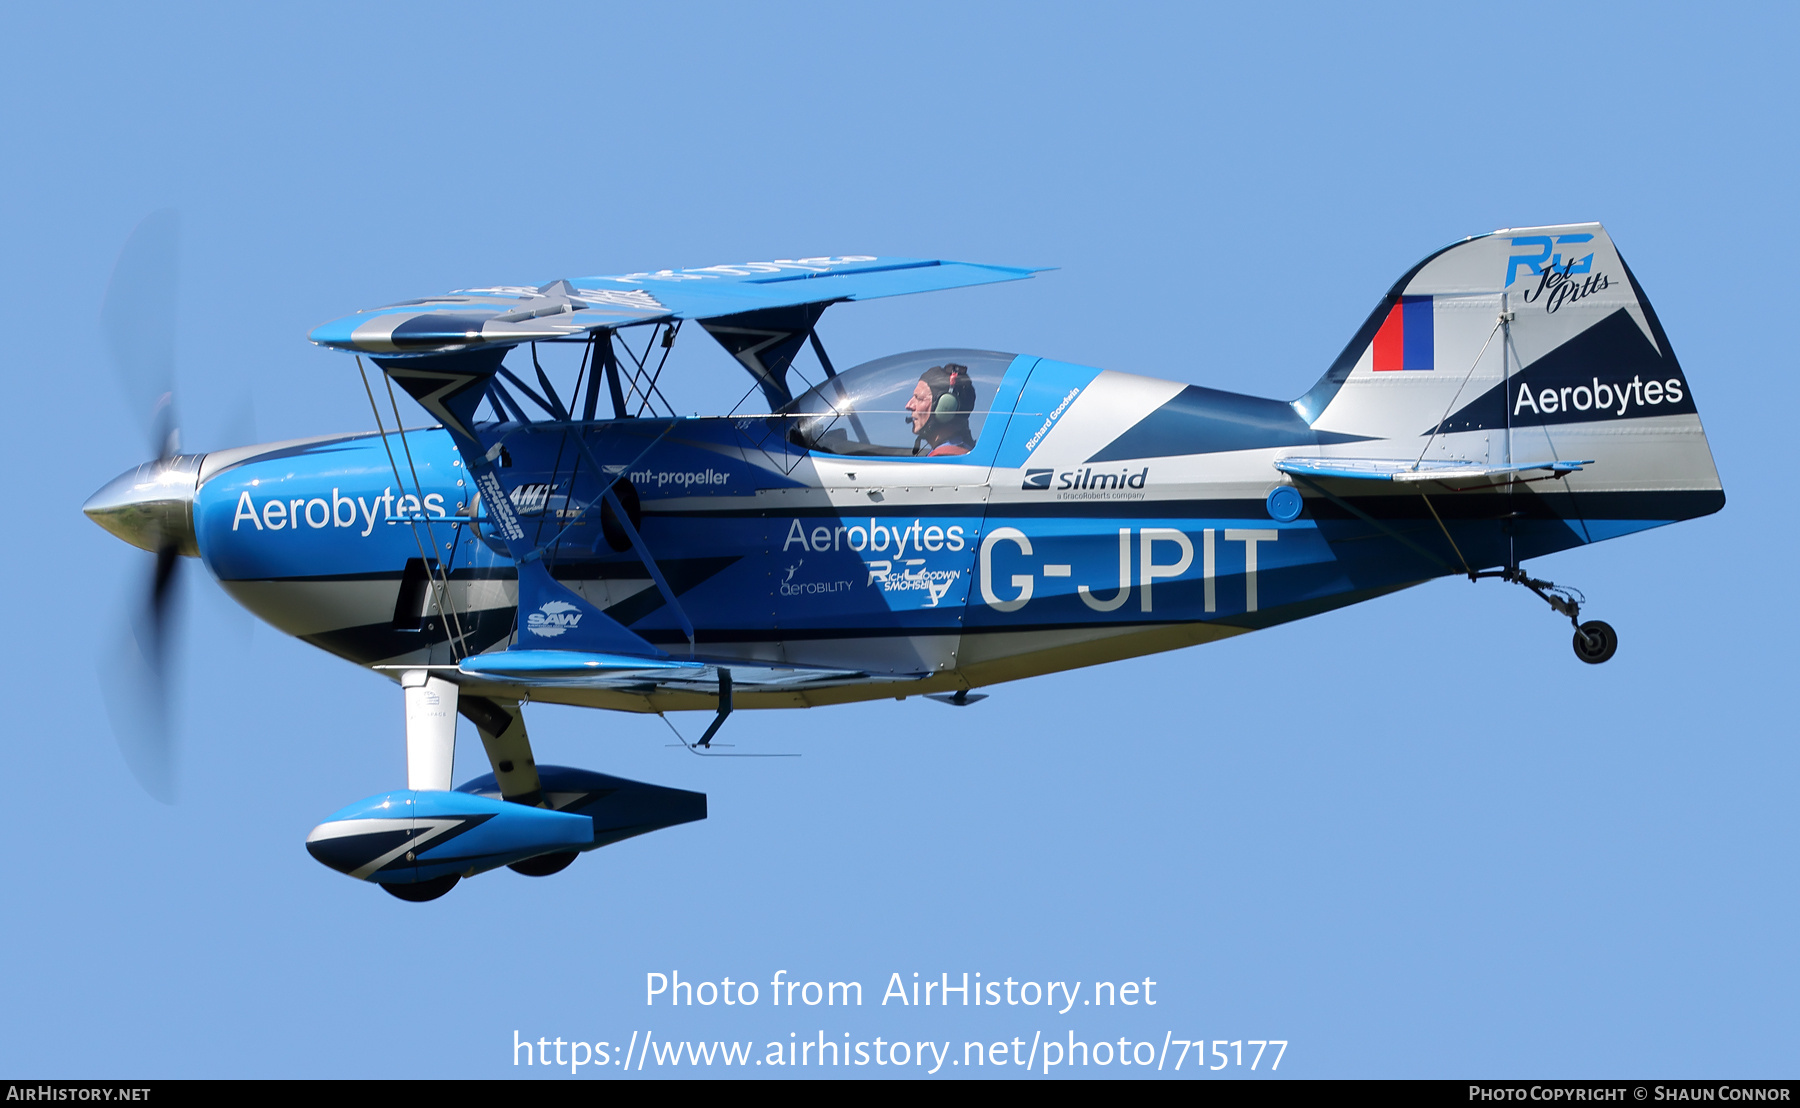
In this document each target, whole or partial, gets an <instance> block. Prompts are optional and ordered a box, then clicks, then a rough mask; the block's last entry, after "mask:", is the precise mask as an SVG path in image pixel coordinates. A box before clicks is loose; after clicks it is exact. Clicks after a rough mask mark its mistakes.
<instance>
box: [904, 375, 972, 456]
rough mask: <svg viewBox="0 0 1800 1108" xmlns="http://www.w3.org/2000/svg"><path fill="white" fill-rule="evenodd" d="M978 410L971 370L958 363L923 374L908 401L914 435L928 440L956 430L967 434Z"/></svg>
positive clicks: (907, 415)
mask: <svg viewBox="0 0 1800 1108" xmlns="http://www.w3.org/2000/svg"><path fill="white" fill-rule="evenodd" d="M974 410H975V382H974V381H971V380H970V379H969V367H968V366H962V365H957V364H956V363H954V362H946V363H945V364H943V365H934V366H932V367H931V368H930V369H928V370H926V371H925V372H924V373H922V374H920V375H919V383H918V384H917V385H915V386H913V394H912V399H910V400H908V401H907V402H906V418H907V421H908V422H909V423H911V424H912V430H913V434H915V435H918V436H919V437H920V438H925V439H941V438H943V437H944V436H945V435H946V434H949V433H951V432H953V431H964V432H965V433H966V430H967V428H968V425H969V414H970V413H971V412H973V411H974Z"/></svg>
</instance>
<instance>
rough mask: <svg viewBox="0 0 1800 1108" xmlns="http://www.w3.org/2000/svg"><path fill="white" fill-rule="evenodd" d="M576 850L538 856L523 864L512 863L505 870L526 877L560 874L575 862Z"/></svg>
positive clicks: (526, 860) (577, 852) (528, 859)
mask: <svg viewBox="0 0 1800 1108" xmlns="http://www.w3.org/2000/svg"><path fill="white" fill-rule="evenodd" d="M579 853H580V851H578V850H562V851H558V852H557V853H555V854H540V855H538V856H537V857H536V858H527V859H525V860H524V861H523V862H513V863H511V864H510V865H508V866H507V867H506V868H507V869H509V870H512V871H513V872H514V873H522V874H524V875H525V876H527V877H548V876H550V875H551V874H553V873H561V872H562V871H563V870H566V869H568V868H569V863H570V862H573V861H574V860H575V856H576V855H577V854H579Z"/></svg>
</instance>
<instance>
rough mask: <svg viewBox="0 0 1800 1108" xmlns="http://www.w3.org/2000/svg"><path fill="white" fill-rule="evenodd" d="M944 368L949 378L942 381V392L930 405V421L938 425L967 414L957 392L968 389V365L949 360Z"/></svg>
mask: <svg viewBox="0 0 1800 1108" xmlns="http://www.w3.org/2000/svg"><path fill="white" fill-rule="evenodd" d="M944 369H945V371H947V372H948V373H949V374H950V380H949V381H947V382H945V383H944V391H943V394H942V395H940V396H939V397H938V398H937V400H936V401H935V402H934V403H933V404H932V405H931V421H932V422H933V423H936V424H938V425H940V426H942V425H943V424H946V423H948V422H950V421H951V420H953V419H955V418H956V417H957V416H959V415H968V414H969V413H968V412H966V411H964V410H963V404H962V400H961V398H960V397H959V396H958V393H959V392H967V391H970V389H969V367H968V366H965V365H957V364H956V363H954V362H949V363H946V364H945V365H944Z"/></svg>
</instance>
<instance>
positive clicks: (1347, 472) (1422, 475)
mask: <svg viewBox="0 0 1800 1108" xmlns="http://www.w3.org/2000/svg"><path fill="white" fill-rule="evenodd" d="M1593 464H1594V463H1593V461H1592V460H1591V459H1590V460H1588V461H1579V462H1577V461H1567V462H1565V461H1551V462H1521V463H1518V464H1513V465H1494V464H1492V463H1489V462H1464V461H1455V460H1448V459H1436V458H1428V459H1426V460H1424V461H1419V460H1418V459H1415V458H1280V459H1277V460H1276V462H1275V468H1276V469H1278V470H1280V471H1281V472H1283V473H1291V474H1293V475H1294V476H1296V477H1335V478H1339V479H1341V480H1348V481H1398V482H1418V481H1469V480H1478V479H1480V478H1484V477H1505V476H1507V475H1509V474H1514V473H1527V472H1531V471H1533V470H1548V471H1549V472H1550V473H1552V474H1557V475H1560V474H1564V473H1573V472H1575V471H1576V470H1578V469H1581V468H1582V467H1583V466H1590V465H1593Z"/></svg>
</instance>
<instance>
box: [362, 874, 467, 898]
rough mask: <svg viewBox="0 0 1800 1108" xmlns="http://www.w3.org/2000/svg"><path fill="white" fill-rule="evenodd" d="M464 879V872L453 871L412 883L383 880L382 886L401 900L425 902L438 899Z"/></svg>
mask: <svg viewBox="0 0 1800 1108" xmlns="http://www.w3.org/2000/svg"><path fill="white" fill-rule="evenodd" d="M461 880H462V874H460V873H451V874H446V875H445V876H443V877H433V878H432V879H431V880H429V881H414V882H413V883H412V884H410V885H401V884H389V883H387V882H383V883H382V885H381V887H382V888H384V889H386V890H387V891H388V892H389V893H390V894H392V895H394V896H397V897H399V898H400V899H401V900H410V901H412V902H413V903H414V904H423V903H424V902H425V901H427V900H436V899H437V898H438V897H440V896H443V895H444V894H445V893H447V892H449V891H450V890H451V889H454V888H456V883H457V882H458V881H461Z"/></svg>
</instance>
